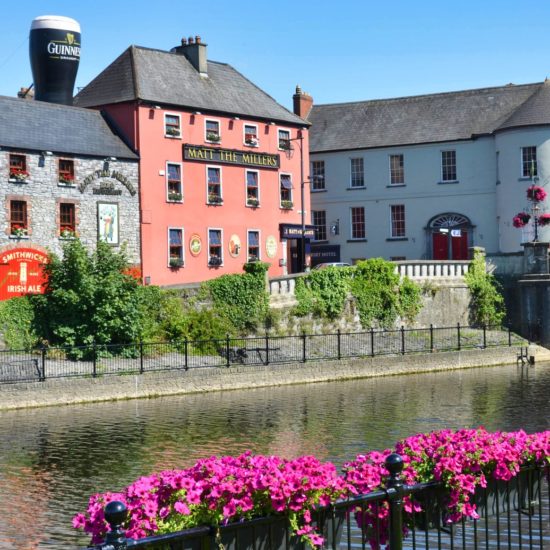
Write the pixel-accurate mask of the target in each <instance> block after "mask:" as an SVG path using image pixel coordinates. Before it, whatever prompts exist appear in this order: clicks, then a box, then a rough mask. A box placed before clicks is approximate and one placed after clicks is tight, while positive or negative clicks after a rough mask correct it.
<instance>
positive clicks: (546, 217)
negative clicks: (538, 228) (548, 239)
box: [539, 214, 550, 226]
mask: <svg viewBox="0 0 550 550" xmlns="http://www.w3.org/2000/svg"><path fill="white" fill-rule="evenodd" d="M539 225H542V226H545V225H550V214H541V215H540V216H539Z"/></svg>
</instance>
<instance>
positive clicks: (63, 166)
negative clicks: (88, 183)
mask: <svg viewBox="0 0 550 550" xmlns="http://www.w3.org/2000/svg"><path fill="white" fill-rule="evenodd" d="M58 178H59V179H58V181H59V183H62V184H64V185H72V184H74V160H70V159H59V174H58Z"/></svg>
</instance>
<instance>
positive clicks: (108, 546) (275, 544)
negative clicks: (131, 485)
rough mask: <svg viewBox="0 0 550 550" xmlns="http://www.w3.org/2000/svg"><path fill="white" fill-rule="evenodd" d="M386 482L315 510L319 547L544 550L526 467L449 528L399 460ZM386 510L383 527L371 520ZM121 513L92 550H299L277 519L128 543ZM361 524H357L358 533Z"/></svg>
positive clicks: (112, 508)
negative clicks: (408, 504)
mask: <svg viewBox="0 0 550 550" xmlns="http://www.w3.org/2000/svg"><path fill="white" fill-rule="evenodd" d="M386 467H387V469H388V471H389V472H390V477H389V481H388V484H387V486H386V489H385V490H382V491H375V492H372V493H369V494H367V495H360V496H358V497H356V498H353V499H352V500H345V501H340V502H337V503H336V504H335V505H332V506H329V507H325V508H318V509H316V510H314V511H313V514H312V517H313V518H314V523H315V524H316V525H317V527H318V530H319V532H321V533H322V535H323V537H324V539H325V543H324V545H323V548H326V549H332V550H336V549H339V550H344V549H346V550H352V549H357V548H361V549H362V550H366V549H367V548H369V549H372V550H381V549H383V548H387V549H389V550H416V549H418V550H420V549H424V550H436V549H437V550H467V549H468V550H470V549H480V550H481V549H482V548H484V549H489V548H495V549H501V548H502V549H504V548H507V549H512V548H514V549H520V550H521V549H526V550H527V549H529V550H535V549H537V550H544V549H546V550H548V548H550V497H549V491H548V487H549V484H550V470H549V467H548V466H543V465H539V466H530V467H528V468H525V469H523V470H522V471H521V472H520V474H519V475H518V476H517V478H513V479H512V480H511V481H509V482H495V481H493V482H492V483H489V484H488V487H487V488H485V489H482V490H480V491H479V492H477V493H476V494H475V495H474V497H473V498H474V501H475V502H476V503H477V506H478V512H479V513H480V516H481V517H480V519H478V520H463V521H461V522H460V523H457V524H450V523H448V522H446V519H445V500H444V493H443V492H442V487H441V485H440V484H439V483H435V482H432V483H424V484H418V485H404V484H403V483H402V481H401V479H400V472H401V469H402V468H403V462H402V458H401V457H400V456H399V455H396V454H393V455H390V456H389V457H388V458H387V459H386ZM408 495H410V496H411V498H412V499H413V500H418V501H419V502H420V503H421V505H422V508H423V511H422V512H418V513H416V514H414V513H410V514H406V513H405V512H404V509H403V498H404V497H405V496H408ZM384 508H389V520H386V521H384V520H382V519H380V517H382V516H383V515H384V514H379V513H378V512H379V511H380V510H382V509H384ZM367 510H369V511H370V518H372V521H370V522H368V527H362V528H360V527H359V526H358V522H357V521H356V520H357V518H358V517H363V518H364V517H365V511H367ZM126 515H127V511H126V508H125V506H124V504H122V503H121V502H111V503H109V504H108V505H107V506H106V508H105V518H106V520H107V521H108V523H109V524H110V532H109V533H108V534H107V536H106V538H105V542H104V543H102V544H99V545H97V546H95V547H94V548H95V549H96V550H125V549H127V548H148V549H150V550H217V549H219V548H224V549H225V550H306V548H309V547H308V546H306V545H304V544H303V543H302V542H300V541H299V540H298V538H297V537H296V536H294V535H293V534H292V532H291V530H290V526H289V523H288V519H287V518H285V517H282V516H278V517H277V516H274V517H268V518H259V519H255V520H251V521H244V522H239V523H234V524H229V525H226V526H222V527H220V528H219V529H218V530H215V529H214V528H211V527H197V528H194V529H189V530H186V531H180V532H177V533H172V534H165V535H159V536H151V537H147V538H143V539H139V540H133V539H127V538H126V536H125V534H124V529H123V527H122V525H123V523H124V521H125V519H126ZM365 525H366V522H363V526H365Z"/></svg>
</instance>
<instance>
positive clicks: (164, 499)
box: [73, 452, 345, 545]
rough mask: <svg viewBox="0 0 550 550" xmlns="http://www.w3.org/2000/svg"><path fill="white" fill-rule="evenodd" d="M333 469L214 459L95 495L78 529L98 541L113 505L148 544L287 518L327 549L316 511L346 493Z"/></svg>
mask: <svg viewBox="0 0 550 550" xmlns="http://www.w3.org/2000/svg"><path fill="white" fill-rule="evenodd" d="M344 486H345V484H344V481H343V479H342V478H341V477H339V476H338V474H337V471H336V468H335V466H334V465H333V464H331V463H329V462H326V463H322V462H319V461H318V460H317V459H316V458H314V457H311V456H304V457H300V458H296V459H293V460H286V459H283V458H280V457H277V456H262V455H252V454H251V453H250V452H246V453H244V454H242V455H241V456H238V457H230V456H226V457H221V458H218V457H211V458H207V459H204V460H199V461H198V462H197V463H196V464H195V465H194V466H192V467H191V468H188V469H186V470H171V471H165V472H161V473H159V474H153V475H151V476H147V477H142V478H140V479H138V480H137V481H135V482H134V483H132V484H131V485H129V486H128V487H127V488H126V489H124V490H123V491H122V492H121V493H104V494H96V495H93V496H92V497H91V498H90V501H89V504H88V509H87V511H86V513H85V514H77V515H76V516H75V517H74V518H73V526H74V527H75V528H81V529H84V531H85V532H86V533H89V534H91V535H92V541H91V542H92V544H96V543H99V542H101V541H102V540H103V537H104V536H105V534H106V532H107V523H106V521H105V517H104V512H103V508H104V506H105V505H106V504H107V503H108V502H110V501H112V500H120V501H122V502H123V503H124V504H125V505H126V507H127V509H128V520H127V522H126V524H125V528H126V535H127V536H128V537H131V538H142V537H145V536H148V535H153V534H162V533H171V532H174V531H178V530H182V529H188V528H191V527H196V526H200V525H212V526H219V525H225V524H227V523H230V522H238V521H242V520H245V519H251V518H254V517H261V516H267V515H284V516H287V517H288V518H289V520H290V525H291V528H292V530H293V533H294V534H295V535H298V536H300V537H301V538H302V540H303V541H305V542H306V541H307V542H309V543H310V544H312V545H321V544H322V543H323V537H322V536H321V535H320V534H319V533H318V532H317V531H316V526H315V524H314V523H313V521H312V517H311V513H310V510H311V509H312V508H313V507H314V506H316V505H322V506H324V505H328V504H330V503H331V502H333V501H335V500H336V499H337V498H338V497H340V496H341V495H342V494H343V493H344Z"/></svg>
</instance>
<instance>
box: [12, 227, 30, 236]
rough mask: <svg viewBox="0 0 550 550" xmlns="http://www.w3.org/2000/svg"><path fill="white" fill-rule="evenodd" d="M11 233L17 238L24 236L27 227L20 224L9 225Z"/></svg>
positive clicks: (26, 232)
mask: <svg viewBox="0 0 550 550" xmlns="http://www.w3.org/2000/svg"><path fill="white" fill-rule="evenodd" d="M11 234H12V235H13V236H14V237H17V238H20V237H26V236H27V234H28V229H27V228H26V227H23V226H22V225H18V224H15V225H12V226H11Z"/></svg>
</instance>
